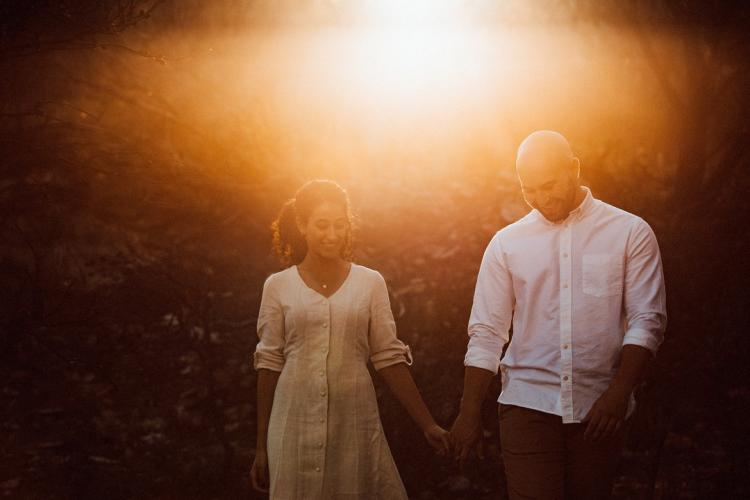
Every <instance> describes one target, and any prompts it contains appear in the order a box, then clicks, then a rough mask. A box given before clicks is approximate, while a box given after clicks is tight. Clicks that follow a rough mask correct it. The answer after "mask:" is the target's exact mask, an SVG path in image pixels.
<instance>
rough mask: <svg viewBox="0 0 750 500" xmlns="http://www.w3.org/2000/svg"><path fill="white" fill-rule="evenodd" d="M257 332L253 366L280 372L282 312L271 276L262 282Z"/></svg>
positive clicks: (282, 346)
mask: <svg viewBox="0 0 750 500" xmlns="http://www.w3.org/2000/svg"><path fill="white" fill-rule="evenodd" d="M257 332H258V338H259V340H258V344H257V345H256V346H255V352H254V353H253V367H254V368H255V369H256V370H259V369H261V368H266V369H268V370H273V371H276V372H280V371H281V369H282V368H283V367H284V345H285V336H284V313H283V310H282V308H281V302H280V300H279V296H278V291H277V290H276V289H275V287H274V284H273V283H272V280H271V278H269V279H267V280H266V282H265V283H264V284H263V296H262V297H261V299H260V311H259V312H258V330H257Z"/></svg>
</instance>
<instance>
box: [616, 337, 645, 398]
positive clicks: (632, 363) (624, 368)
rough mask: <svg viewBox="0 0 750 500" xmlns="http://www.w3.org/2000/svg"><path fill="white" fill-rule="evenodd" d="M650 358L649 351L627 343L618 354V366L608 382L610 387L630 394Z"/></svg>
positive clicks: (641, 376)
mask: <svg viewBox="0 0 750 500" xmlns="http://www.w3.org/2000/svg"><path fill="white" fill-rule="evenodd" d="M650 360H651V351H649V350H648V349H646V348H645V347H641V346H639V345H633V344H627V345H625V346H623V348H622V353H621V354H620V367H619V368H618V369H617V373H616V374H615V377H614V378H613V379H612V382H611V383H610V389H613V390H617V391H618V392H622V393H625V394H630V393H631V392H633V389H635V386H636V385H637V384H638V382H640V380H641V379H642V378H643V375H644V374H645V372H646V367H647V366H648V363H649V361H650Z"/></svg>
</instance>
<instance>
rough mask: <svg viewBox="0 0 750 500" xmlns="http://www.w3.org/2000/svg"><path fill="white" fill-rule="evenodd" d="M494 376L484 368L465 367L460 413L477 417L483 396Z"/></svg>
mask: <svg viewBox="0 0 750 500" xmlns="http://www.w3.org/2000/svg"><path fill="white" fill-rule="evenodd" d="M494 376H495V374H494V373H492V372H491V371H489V370H485V369H484V368H477V367H476V366H467V367H466V370H465V372H464V394H463V397H461V413H462V414H464V415H479V411H480V410H481V408H482V401H483V400H484V395H485V394H486V393H487V388H488V387H489V385H490V380H492V377H494Z"/></svg>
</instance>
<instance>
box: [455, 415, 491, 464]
mask: <svg viewBox="0 0 750 500" xmlns="http://www.w3.org/2000/svg"><path fill="white" fill-rule="evenodd" d="M481 437H482V425H481V421H480V418H479V414H476V415H473V414H472V415H467V414H465V413H463V412H462V413H459V414H458V417H456V421H455V422H453V427H451V431H450V441H451V445H452V448H453V455H454V457H455V458H456V460H458V461H459V463H460V465H461V468H463V466H464V463H465V462H466V458H467V457H468V456H469V452H471V449H472V448H473V447H474V445H475V444H477V442H478V445H479V446H478V447H477V455H479V458H484V457H483V456H482V455H483V453H482V451H483V450H482V445H481V444H482V441H481Z"/></svg>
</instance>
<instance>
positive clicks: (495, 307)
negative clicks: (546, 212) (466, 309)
mask: <svg viewBox="0 0 750 500" xmlns="http://www.w3.org/2000/svg"><path fill="white" fill-rule="evenodd" d="M514 303H515V300H514V296H513V281H512V278H511V275H510V272H509V271H508V267H507V265H506V262H505V257H504V255H503V251H502V245H501V242H500V233H497V234H495V236H494V237H493V238H492V240H491V241H490V243H489V245H487V249H486V250H485V252H484V257H482V265H481V266H480V268H479V275H478V276H477V285H476V288H475V290H474V303H473V305H472V307H471V316H470V318H469V327H468V333H469V345H468V348H467V350H466V356H465V358H464V365H465V366H475V367H478V368H484V369H485V370H489V371H491V372H493V373H497V370H498V367H499V365H500V356H501V355H502V351H503V346H505V344H506V343H507V342H508V339H509V334H508V330H509V329H510V323H511V320H512V318H513V306H514Z"/></svg>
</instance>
